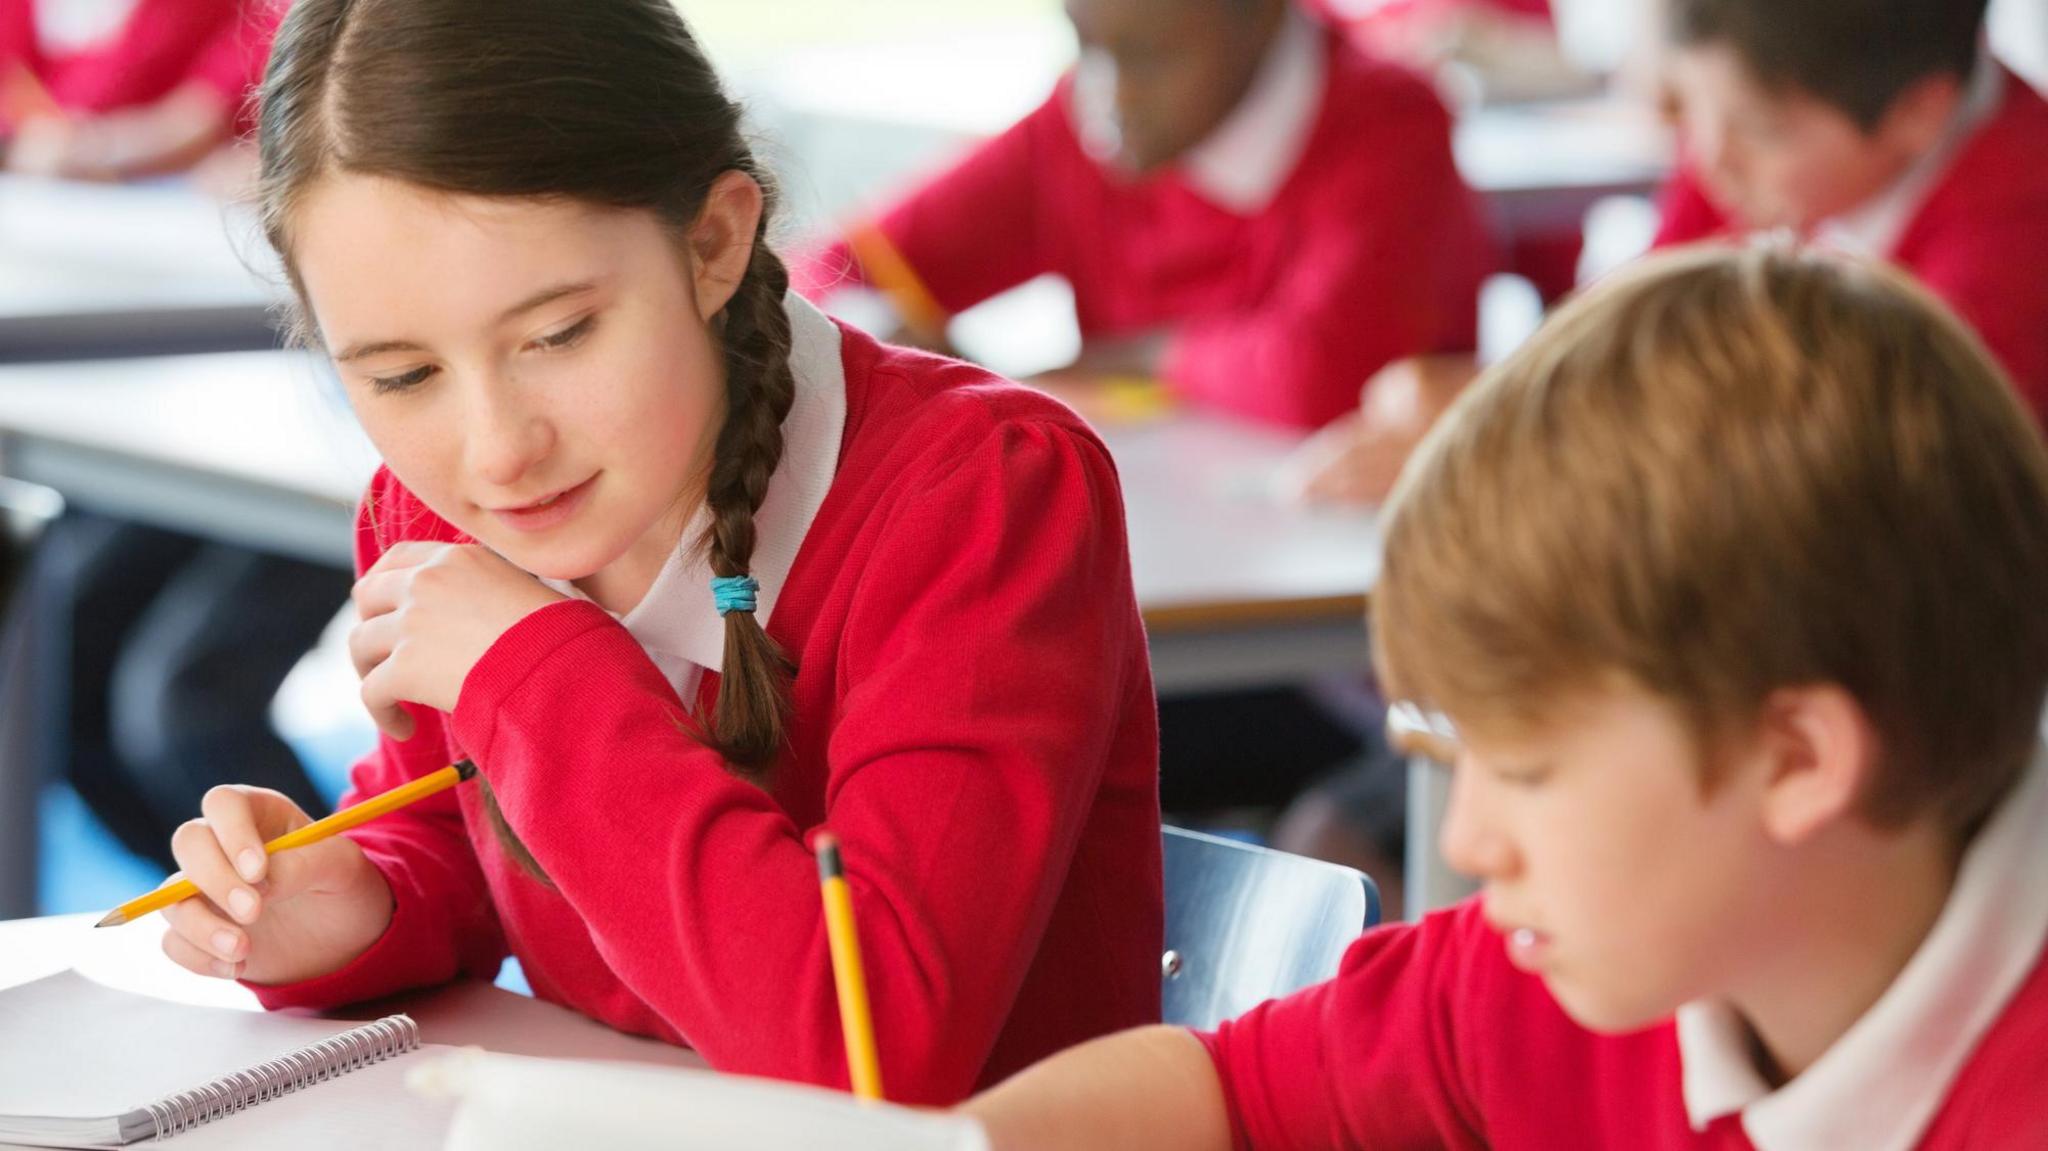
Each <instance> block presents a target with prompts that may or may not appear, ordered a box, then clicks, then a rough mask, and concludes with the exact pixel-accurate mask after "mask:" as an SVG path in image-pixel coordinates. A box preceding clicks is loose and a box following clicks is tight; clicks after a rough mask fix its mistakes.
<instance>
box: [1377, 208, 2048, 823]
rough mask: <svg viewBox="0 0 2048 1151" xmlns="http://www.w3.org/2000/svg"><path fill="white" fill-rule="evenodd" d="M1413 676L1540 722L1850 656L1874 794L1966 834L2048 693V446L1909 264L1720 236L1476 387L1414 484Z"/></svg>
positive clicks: (1409, 486) (1685, 706) (1402, 659)
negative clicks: (1872, 739)
mask: <svg viewBox="0 0 2048 1151" xmlns="http://www.w3.org/2000/svg"><path fill="white" fill-rule="evenodd" d="M1385 539H1386V558H1385V566H1384V568H1383V571H1382V575H1381V578H1380V583H1379V586H1378V588H1377V589H1376V590H1375V592H1374V597H1373V620H1374V625H1375V626H1374V631H1375V636H1376V643H1377V646H1378V651H1377V658H1378V659H1379V661H1380V664H1381V667H1382V673H1383V674H1384V675H1385V676H1386V677H1387V681H1388V686H1389V689H1390V691H1392V692H1393V693H1395V694H1399V695H1405V696H1407V697H1409V698H1414V699H1418V700H1421V701H1424V702H1427V703H1430V704H1433V705H1435V706H1437V707H1439V708H1441V709H1443V710H1444V711H1445V712H1446V713H1447V714H1449V715H1451V716H1452V718H1453V719H1455V720H1456V721H1458V722H1459V723H1461V724H1464V725H1466V726H1468V727H1471V728H1473V729H1475V730H1492V731H1497V732H1514V731H1524V730H1528V729H1529V728H1531V727H1534V726H1537V725H1540V724H1542V723H1543V722H1545V721H1546V720H1549V719H1554V718H1555V716H1556V714H1557V713H1556V711H1555V710H1554V709H1555V708H1556V706H1557V705H1558V704H1559V703H1560V702H1561V701H1563V702H1568V701H1569V700H1570V699H1571V698H1572V697H1573V695H1574V693H1587V692H1595V691H1598V690H1600V689H1601V688H1602V687H1603V686H1604V685H1607V684H1610V683H1612V682H1614V681H1615V679H1616V677H1619V678H1620V679H1621V681H1623V682H1630V683H1633V684H1635V685H1637V686H1639V687H1641V688H1643V689H1646V690H1647V691H1649V692H1651V693H1653V694H1654V695H1656V696H1658V697H1660V698H1662V699H1664V700H1666V701H1667V702H1669V703H1671V704H1672V705H1674V706H1675V707H1676V708H1677V709H1678V710H1679V711H1680V713H1681V714H1683V715H1685V716H1687V717H1688V719H1689V721H1690V723H1691V726H1692V727H1693V730H1694V733H1695V735H1696V736H1697V737H1698V739H1699V741H1700V746H1701V748H1702V749H1703V751H1705V752H1707V753H1708V755H1707V759H1708V765H1709V766H1708V778H1707V780H1706V782H1707V783H1708V784H1711V783H1712V774H1713V755H1712V753H1713V751H1714V748H1715V741H1716V740H1717V738H1718V737H1720V736H1722V735H1729V734H1734V733H1736V732H1738V731H1739V728H1740V725H1742V724H1744V723H1746V722H1749V721H1753V720H1754V719H1755V717H1756V715H1757V713H1758V709H1759V708H1760V706H1761V705H1762V703H1763V702H1764V700H1765V699H1766V697H1767V696H1768V695H1769V694H1770V693H1771V692H1772V691H1774V690H1776V689H1779V688H1783V687H1788V686H1796V685H1802V684H1818V683H1831V684H1837V685H1840V686H1841V687H1842V688H1843V689H1845V690H1846V691H1848V692H1849V693H1850V694H1851V695H1853V696H1854V698H1855V699H1856V700H1857V702H1858V704H1859V705H1860V706H1861V707H1862V708H1863V709H1864V711H1865V713H1866V714H1867V715H1868V716H1869V718H1870V720H1871V722H1872V724H1873V726H1874V727H1875V729H1876V730H1877V732H1878V733H1879V737H1880V739H1881V742H1882V747H1883V755H1882V762H1881V764H1880V766H1879V768H1878V774H1877V776H1876V779H1875V782H1874V783H1873V785H1872V786H1871V788H1870V790H1869V792H1868V794H1867V795H1866V796H1865V797H1864V801H1863V806H1862V811H1863V813H1864V814H1865V816H1866V817H1867V818H1869V819H1871V820H1872V821H1873V822H1874V823H1876V824H1878V825H1880V826H1897V825H1899V824H1901V823H1903V822H1905V821H1908V820H1910V819H1912V818H1916V817H1918V816H1919V815H1921V814H1923V813H1927V812H1930V811H1931V812H1934V813H1936V814H1937V815H1938V817H1939V818H1940V819H1941V820H1942V821H1943V822H1944V823H1945V824H1946V825H1947V826H1948V827H1950V828H1951V829H1953V830H1956V831H1958V832H1959V833H1961V834H1964V835H1967V834H1969V832H1970V831H1971V829H1973V828H1974V827H1975V826H1976V824H1977V822H1978V821H1979V820H1981V819H1982V818H1983V817H1984V816H1985V815H1986V814H1988V813H1989V811H1990V810H1991V809H1992V808H1993V807H1994V806H1995V805H1996V803H1997V801H1998V799H1999V798H2000V797H2001V796H2002V795H2003V794H2004V793H2005V791H2006V789H2007V787H2008V786H2009V785H2010V784H2011V782H2012V781H2013V780H2014V779H2015V778H2016V777H2017V776H2018V774H2019V772H2020V771H2021V770H2022V768H2023V766H2024V764H2025V761H2026V758H2027V755H2028V752H2029V749H2030V748H2031V747H2032V746H2033V744H2034V743H2035V741H2036V740H2037V739H2038V738H2039V737H2038V735H2037V731H2038V725H2039V722H2040V717H2041V713H2042V705H2043V696H2044V692H2048V610H2043V607H2042V604H2041V596H2042V593H2043V589H2044V588H2048V451H2044V449H2043V446H2042V442H2041V439H2040V435H2039V433H2038V432H2037V430H2036V429H2035V428H2034V426H2033V424H2032V422H2031V421H2030V420H2029V419H2028V417H2027V415H2026V414H2025V412H2024V410H2023V409H2022V407H2021V406H2020V403H2019V401H2018V399H2017V398H2016V397H2015V395H2014V393H2013V391H2012V389H2011V388H2010V386H2008V384H2007V383H2006V381H2005V379H2004V377H2003V376H2002V375H2001V374H2000V372H1999V370H1998V369H1997V367H1996V366H1995V365H1994V364H1993V363H1992V361H1991V359H1990V356H1989V355H1988V354H1987V353H1986V352H1985V351H1984V349H1983V347H1982V346H1981V345H1980V344H1979V343H1978V342H1977V340H1976V338H1975V337H1974V336H1972V335H1971V334H1970V333H1969V332H1968V331H1967V330H1966V329H1965V328H1964V327H1963V325H1962V324H1961V323H1960V322H1958V321H1957V320H1956V319H1955V318H1954V317H1952V316H1951V315H1949V314H1948V312H1946V311H1945V310H1944V309H1943V308H1942V307H1941V305H1939V304H1938V303H1936V302H1935V301H1934V300H1933V298H1932V297H1930V296H1928V295H1926V294H1925V293H1924V292H1922V291H1921V290H1920V289H1918V288H1916V287H1913V286H1911V285H1910V284H1908V283H1907V282H1906V281H1905V280H1904V279H1903V278H1902V277H1899V276H1897V275H1895V274H1893V273H1891V272H1889V271H1886V270H1883V269H1880V268H1877V267H1873V266H1862V265H1857V264H1852V263H1849V262H1845V261H1841V260H1838V259H1835V258H1828V257H1823V256H1819V255H1815V254H1811V253H1801V252H1793V251H1788V250H1771V249H1751V250H1746V251H1739V252H1736V251H1724V250H1714V249H1703V250H1696V251H1692V252H1685V253H1680V254H1676V255H1671V256H1666V257H1662V258H1659V259H1655V260H1650V261H1645V262H1644V263H1643V264H1642V265H1641V266H1639V267H1637V268H1635V269H1632V270H1629V271H1627V272H1624V273H1621V274H1619V275H1617V276H1616V277H1614V278H1613V279H1612V280H1611V281H1609V282H1607V283H1605V284H1603V285H1601V286H1599V287H1597V288H1595V289H1594V290H1592V291H1591V292H1589V293H1588V294H1587V295H1586V296H1585V297H1583V298H1582V299H1579V300H1577V301H1575V302H1573V303H1572V304H1570V305H1569V306H1567V307H1566V308H1564V309H1563V310H1562V311H1561V312H1560V313H1559V315H1558V316H1557V317H1556V318H1554V319H1553V320H1552V321H1551V322H1550V323H1549V324H1548V325H1546V326H1545V327H1544V329H1543V330H1542V331H1541V332H1540V333H1539V334H1538V335H1537V336H1536V337H1535V339H1534V340H1532V341H1531V343H1530V344H1529V345H1528V346H1527V347H1525V348H1523V349H1522V350H1521V351H1519V352H1518V353H1517V354H1515V355H1514V356H1512V357H1510V358H1509V359H1508V360H1506V361H1504V362H1503V363H1501V364H1500V365H1499V366H1498V367H1496V368H1495V369H1493V370H1492V371H1491V372H1489V373H1488V374H1487V376H1485V377H1484V378H1482V380H1481V381H1479V382H1478V383H1476V384H1475V385H1474V386H1473V387H1472V389H1470V390H1469V392H1468V393H1467V394H1466V395H1465V396H1463V397H1461V398H1460V399H1459V401H1458V403H1457V404H1456V405H1454V407H1453V409H1452V411H1451V413H1450V414H1449V415H1448V416H1447V417H1446V419H1445V420H1444V421H1443V423H1442V424H1441V426H1440V427H1438V428H1437V429H1436V430H1435V431H1434V432H1432V433H1431V435H1430V436H1429V438H1428V439H1427V440H1426V442H1425V443H1424V445H1423V447H1422V448H1421V449H1420V450H1419V451H1418V453H1417V455H1416V457H1415V459H1414V460H1413V461H1412V462H1411V464H1410V465H1409V468H1408V470H1407V472H1406V473H1405V474H1404V475H1403V477H1402V479H1401V482H1400V483H1399V485H1398V486H1397V488H1396V491H1395V494H1394V497H1393V499H1392V501H1391V502H1390V504H1389V508H1388V512H1387V519H1386V521H1385Z"/></svg>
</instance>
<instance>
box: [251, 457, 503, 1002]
mask: <svg viewBox="0 0 2048 1151" xmlns="http://www.w3.org/2000/svg"><path fill="white" fill-rule="evenodd" d="M396 487H397V482H396V481H395V480H393V479H392V478H391V475H390V473H389V472H385V471H379V472H378V474H377V478H376V479H375V480H373V481H371V486H370V492H369V495H368V496H367V497H365V499H364V500H363V506H362V508H361V510H360V511H358V513H357V515H356V542H355V550H356V571H357V572H358V573H361V572H363V571H366V570H368V568H369V567H370V565H371V564H374V563H376V562H377V558H378V557H379V556H381V555H383V554H384V548H385V546H386V544H388V543H389V542H390V541H391V540H393V539H396V538H399V537H398V536H397V534H396V533H395V532H391V531H389V530H386V531H380V530H379V529H380V527H383V528H386V529H388V528H389V527H390V525H388V524H380V511H379V509H382V508H386V507H391V506H394V505H395V502H396V501H395V500H394V493H395V489H396ZM434 523H435V526H436V527H437V528H441V529H444V530H441V531H438V532H436V533H434V534H438V535H441V536H443V537H452V534H453V532H452V529H447V528H446V525H444V524H441V523H440V522H439V521H438V520H436V521H434ZM405 709H406V711H407V712H408V713H410V714H411V715H412V718H413V723H414V724H415V725H416V726H415V729H414V732H413V738H411V739H410V740H407V741H406V742H404V743H399V742H397V741H396V740H393V739H391V738H390V737H388V736H381V735H380V736H379V737H378V739H377V748H376V750H374V751H372V752H371V753H370V754H369V755H368V756H365V757H364V758H363V760H362V761H361V762H359V763H357V764H356V765H355V767H354V769H353V770H352V771H351V772H350V775H349V788H348V791H347V793H346V794H344V795H343V796H342V798H341V802H342V804H343V805H344V806H347V805H349V804H353V803H356V802H358V801H360V800H362V799H364V798H366V797H368V796H371V795H377V794H380V793H382V792H386V791H389V790H391V789H392V788H394V787H397V786H398V785H399V784H402V783H406V782H409V781H411V780H414V779H417V778H419V777H420V776H423V775H426V774H428V773H430V772H434V771H438V770H440V769H441V768H443V767H446V766H448V765H447V764H446V763H445V762H443V761H442V757H441V751H442V748H443V747H444V746H445V742H444V740H443V738H442V735H441V722H442V721H441V713H439V712H437V711H434V710H433V709H431V708H423V707H415V706H413V705H411V704H406V705H405ZM343 834H345V835H347V836H348V837H349V838H351V839H353V840H355V841H356V843H357V844H358V845H360V846H361V847H362V849H363V854H364V855H366V856H368V857H369V859H370V862H371V863H373V864H375V865H376V866H377V870H379V871H381V872H382V873H383V874H384V879H385V882H387V883H389V884H390V885H391V897H392V901H393V905H394V907H393V911H392V916H391V925H390V926H389V927H387V928H385V930H384V934H383V935H382V936H381V937H380V938H379V939H378V941H377V942H376V943H375V944H373V945H372V946H371V947H370V949H369V950H368V951H365V952H364V953H363V954H362V955H360V956H358V957H356V959H355V960H354V961H353V962H351V963H349V964H348V965H347V966H345V967H343V968H341V969H340V970H338V971H335V972H332V973H330V974H328V975H325V976H322V977H320V978H318V979H312V980H307V981H305V982H302V983H293V984H279V985H275V986H263V985H259V984H249V985H248V986H249V987H250V988H251V989H252V990H254V991H255V992H256V998H257V999H258V1000H259V1001H261V1002H262V1004H263V1005H264V1006H265V1007H269V1008H280V1007H310V1008H316V1009H324V1008H329V1007H336V1006H339V1005H341V1004H344V1003H358V1002H361V1001H363V1000H365V999H375V998H377V997H379V996H383V995H389V994H392V993H394V992H398V991H403V990H407V989H409V988H414V987H430V986H434V985H436V984H441V983H446V982H448V981H449V980H450V979H453V978H455V977H456V976H458V975H468V976H471V977H473V978H477V979H491V978H494V977H495V976H496V975H497V973H498V968H499V967H500V966H501V965H502V964H503V963H504V960H505V956H506V954H507V951H508V949H507V948H506V945H505V939H504V934H503V932H502V931H500V930H499V927H498V920H497V915H496V912H495V911H494V910H493V909H492V905H491V899H490V891H489V889H488V887H487V886H486V885H485V881H484V876H483V871H482V869H481V868H480V867H479V866H478V865H477V859H476V852H475V850H474V849H473V848H472V847H471V846H470V842H469V836H468V834H467V832H466V831H465V830H464V824H463V819H462V810H461V808H460V807H459V806H458V805H457V801H456V797H455V792H454V791H452V790H451V791H444V792H442V793H441V794H439V795H436V796H433V797H431V798H428V799H423V800H421V801H419V802H417V803H414V804H410V805H408V806H406V807H404V808H402V809H400V810H398V811H394V812H392V813H391V814H389V815H386V816H383V817H382V818H380V819H377V820H374V821H372V822H370V823H367V824H364V825H363V826H362V827H358V828H356V829H355V830H353V831H348V832H344V833H343Z"/></svg>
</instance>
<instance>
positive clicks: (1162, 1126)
mask: <svg viewBox="0 0 2048 1151" xmlns="http://www.w3.org/2000/svg"><path fill="white" fill-rule="evenodd" d="M962 1110H963V1111H964V1112H965V1113H966V1114H968V1115H970V1116H972V1117H974V1118H975V1119H977V1120H980V1122H981V1124H982V1126H984V1127H985V1128H987V1129H988V1134H989V1139H990V1141H991V1142H992V1143H993V1144H994V1146H995V1148H996V1151H1035V1149H1037V1148H1047V1149H1058V1151H1094V1149H1096V1148H1100V1149H1101V1151H1127V1149H1128V1148H1132V1147H1177V1148H1182V1149H1183V1151H1229V1149H1230V1147H1231V1133H1230V1116H1229V1113H1228V1112H1227V1111H1226V1109H1225V1107H1224V1102H1223V1085H1222V1082H1221V1081H1220V1080H1219V1079H1218V1078H1217V1076H1216V1065H1215V1064H1214V1063H1213V1062H1211V1061H1210V1058H1209V1053H1208V1051H1206V1050H1205V1049H1204V1048H1203V1047H1202V1042H1201V1040H1199V1039H1197V1038H1195V1037H1194V1036H1193V1035H1192V1034H1190V1033H1188V1032H1186V1031H1183V1030H1181V1029H1180V1028H1178V1027H1145V1028H1140V1029H1138V1030H1135V1031H1126V1032H1123V1033H1121V1034H1118V1035H1110V1036H1106V1037H1104V1038H1101V1039H1097V1040H1094V1041H1093V1042H1090V1043H1084V1044H1082V1045H1081V1046H1079V1047H1075V1048H1071V1049H1069V1050H1067V1051H1064V1052H1062V1053H1060V1054H1059V1055H1056V1056H1054V1057H1052V1058H1051V1059H1048V1060H1046V1061H1045V1062H1043V1063H1040V1064H1038V1065H1037V1066H1035V1067H1031V1068H1028V1069H1026V1070H1024V1071H1022V1072H1019V1073H1018V1074H1016V1075H1014V1076H1012V1077H1011V1078H1010V1079H1008V1080H1006V1081H1004V1082H1003V1083H1002V1084H1000V1085H998V1086H996V1087H993V1088H991V1089H989V1090H988V1091H985V1092H983V1093H982V1094H980V1095H978V1096H976V1097H974V1098H973V1099H971V1100H969V1101H968V1102H967V1103H966V1104H964V1105H963V1107H962Z"/></svg>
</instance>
